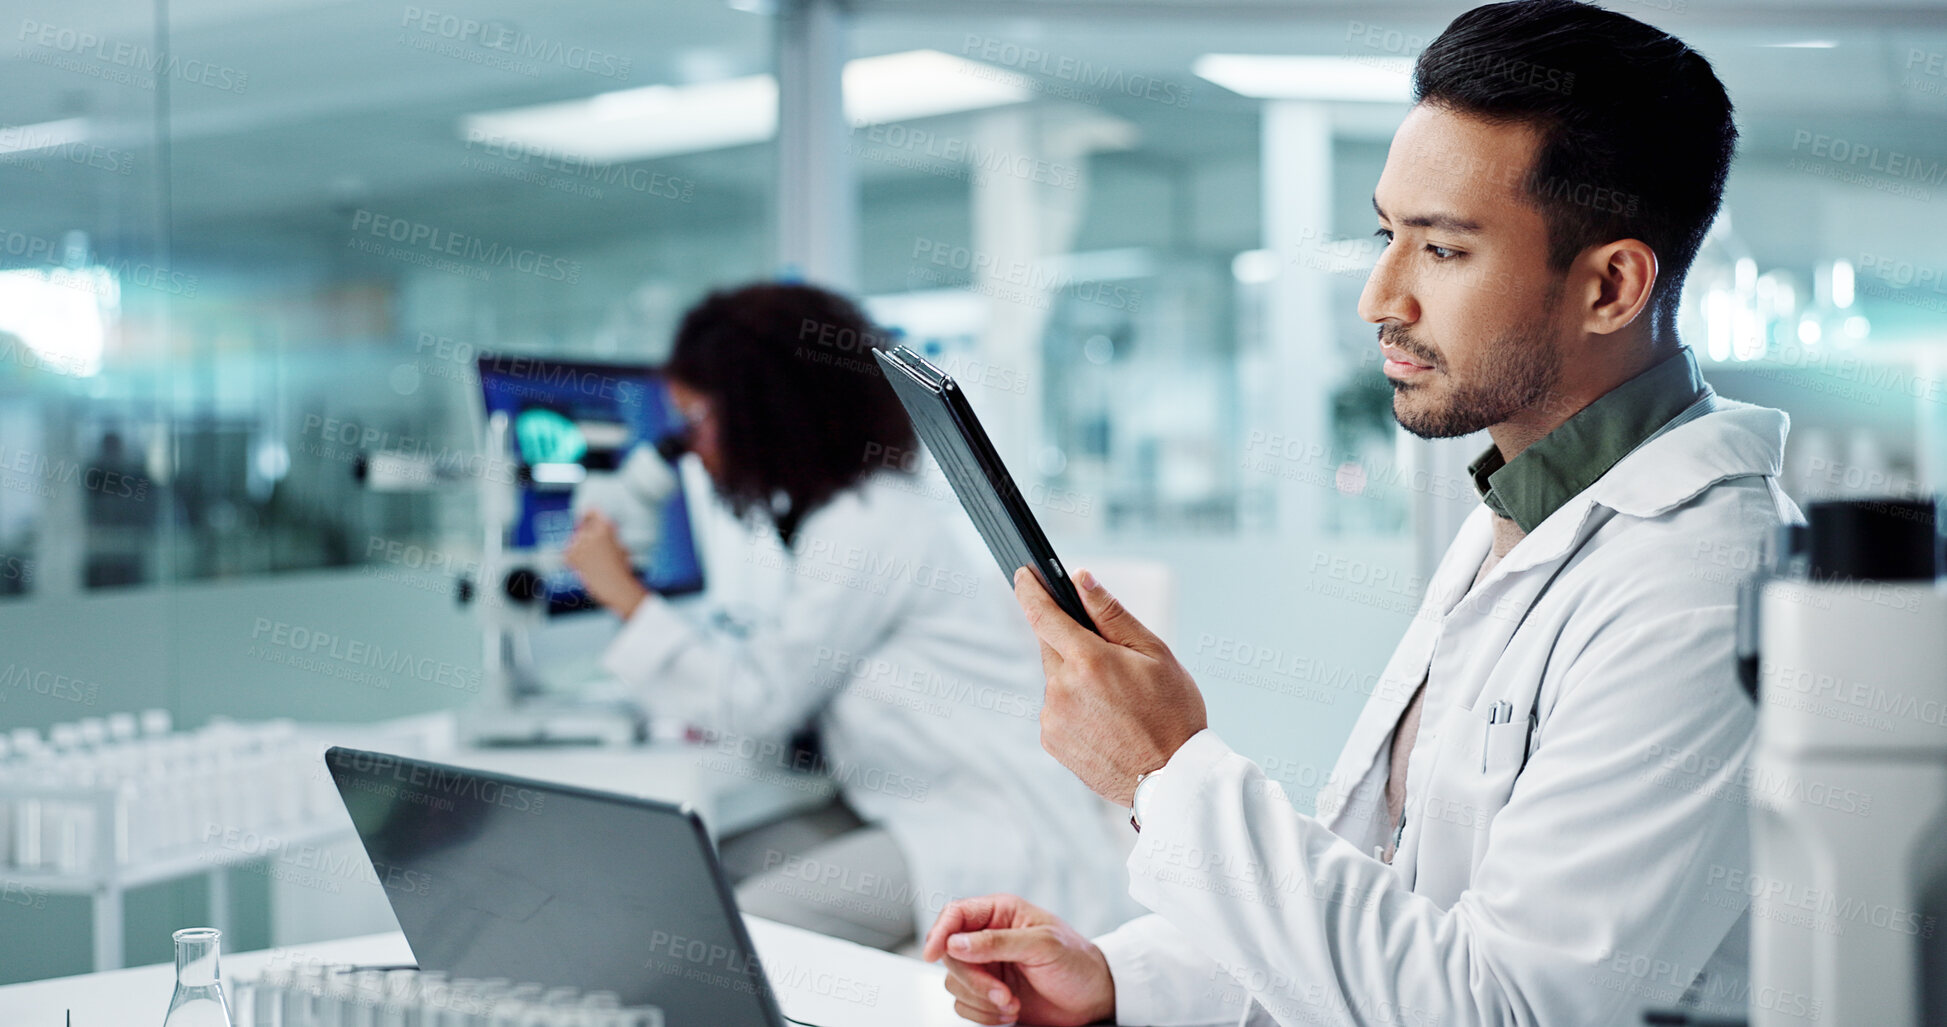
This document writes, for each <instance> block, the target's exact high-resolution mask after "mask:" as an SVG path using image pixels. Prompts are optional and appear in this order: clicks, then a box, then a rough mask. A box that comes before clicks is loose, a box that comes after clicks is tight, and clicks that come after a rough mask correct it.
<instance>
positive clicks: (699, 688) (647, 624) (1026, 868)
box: [602, 472, 1140, 930]
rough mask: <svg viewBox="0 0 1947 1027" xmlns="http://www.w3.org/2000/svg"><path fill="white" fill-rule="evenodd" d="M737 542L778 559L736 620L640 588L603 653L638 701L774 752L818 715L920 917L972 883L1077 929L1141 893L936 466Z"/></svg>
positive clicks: (999, 582) (1016, 622) (1127, 908)
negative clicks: (1047, 745)
mask: <svg viewBox="0 0 1947 1027" xmlns="http://www.w3.org/2000/svg"><path fill="white" fill-rule="evenodd" d="M740 548H741V549H742V550H743V552H742V553H741V559H742V560H744V561H748V562H751V563H754V564H757V565H759V566H758V568H757V569H759V570H766V569H769V570H777V571H779V573H777V574H776V575H775V576H774V577H773V578H772V579H771V580H773V581H775V582H777V583H778V587H777V589H776V590H775V591H774V593H773V595H771V596H770V597H768V599H765V598H763V597H750V598H754V599H757V600H758V601H759V608H758V610H757V613H758V616H757V618H756V620H755V623H754V624H751V625H749V626H748V630H747V631H746V632H744V633H743V634H742V637H738V635H737V633H733V632H726V631H722V630H712V629H710V628H708V627H706V626H705V625H704V624H701V623H699V618H698V617H697V616H695V615H693V614H692V611H688V610H685V611H678V610H676V609H674V608H673V607H672V606H671V605H670V604H669V603H666V602H664V601H662V600H660V599H656V598H653V597H652V598H651V599H650V600H648V601H646V602H645V603H644V604H643V605H642V606H641V607H639V608H638V609H637V610H636V612H635V613H634V614H633V615H632V616H631V617H630V619H629V621H628V623H627V624H625V625H624V626H623V628H622V630H621V632H620V634H618V635H617V637H616V639H615V641H614V642H613V643H612V644H611V645H610V647H609V649H608V651H607V652H606V653H605V654H604V656H603V661H602V662H603V665H604V666H605V667H607V668H608V670H609V671H610V672H611V673H613V674H614V675H615V676H616V677H618V678H620V679H621V680H622V681H624V682H625V683H628V684H630V685H633V686H634V687H635V688H636V689H637V690H638V694H639V695H640V696H641V697H642V698H643V700H644V702H645V704H646V705H647V706H648V707H649V708H650V711H651V713H652V715H662V716H667V717H673V718H677V719H685V720H688V721H690V722H691V723H695V724H698V725H700V726H703V727H706V728H709V729H712V730H714V731H718V732H722V733H723V735H722V737H721V738H720V739H719V740H718V741H717V743H716V744H717V745H719V746H721V747H724V749H725V751H726V752H731V751H737V752H741V753H742V754H743V755H745V756H749V755H752V754H753V753H761V755H760V757H759V758H760V760H762V761H766V762H776V763H777V764H779V765H780V766H789V765H790V759H789V756H788V755H787V754H783V753H782V752H781V750H779V749H778V748H777V743H780V742H782V741H783V740H784V739H785V738H786V737H787V736H789V735H790V734H791V733H793V732H794V731H796V730H798V729H799V728H800V727H802V726H803V725H804V724H806V723H807V722H809V721H810V720H811V719H812V718H813V717H816V718H817V722H818V725H819V728H820V731H821V734H822V738H823V749H824V756H825V764H824V765H825V768H826V769H827V770H828V772H829V773H830V774H831V775H832V776H833V777H834V778H835V779H837V781H838V783H839V789H840V791H841V792H842V793H843V795H844V797H845V800H846V801H847V802H848V803H849V804H850V805H851V806H852V808H853V809H855V810H856V811H858V813H859V815H860V816H862V817H863V818H865V819H866V820H867V821H869V822H873V823H877V824H880V825H883V826H884V827H885V828H886V829H887V830H888V831H889V832H891V834H892V835H893V837H894V838H895V839H896V840H897V841H898V842H899V844H900V847H901V848H902V849H903V850H904V852H905V854H906V857H907V861H908V864H909V866H910V869H911V871H912V874H913V876H914V878H915V885H916V888H915V894H914V896H913V898H914V922H915V926H916V927H917V928H919V929H921V930H924V928H926V927H928V926H931V924H932V921H933V918H934V915H935V914H936V913H937V912H938V910H939V908H940V907H941V906H943V905H945V904H946V903H947V902H949V901H951V900H953V899H956V898H961V897H964V896H968V895H982V894H987V893H989V892H1013V893H1016V894H1019V895H1022V896H1025V897H1027V898H1028V899H1030V900H1031V901H1033V902H1036V903H1040V904H1043V905H1045V906H1047V907H1048V908H1050V909H1054V910H1059V911H1061V912H1062V914H1063V915H1065V916H1069V917H1073V918H1074V919H1075V920H1076V922H1078V923H1081V924H1091V925H1094V929H1095V930H1106V929H1108V928H1109V927H1112V926H1114V925H1115V924H1118V923H1121V922H1122V921H1123V920H1125V919H1127V918H1128V917H1130V916H1132V915H1134V914H1136V913H1138V912H1140V908H1139V907H1137V906H1136V905H1135V904H1134V903H1133V902H1132V901H1131V900H1130V899H1129V897H1128V894H1127V882H1126V879H1125V877H1124V876H1123V870H1122V866H1121V859H1122V855H1123V851H1124V850H1123V848H1122V847H1121V846H1119V845H1118V844H1117V839H1116V838H1115V837H1114V836H1113V832H1112V824H1111V822H1110V820H1109V819H1108V818H1107V817H1106V816H1105V815H1104V814H1105V812H1107V811H1106V809H1105V804H1103V803H1102V802H1101V801H1100V800H1099V799H1097V798H1096V797H1095V796H1094V795H1093V794H1091V793H1090V792H1089V790H1088V789H1087V788H1086V787H1084V786H1083V785H1082V784H1081V783H1080V782H1079V781H1077V780H1076V779H1075V777H1074V776H1073V775H1072V774H1070V773H1069V772H1068V771H1067V770H1066V769H1064V768H1063V767H1062V766H1061V765H1060V764H1059V763H1057V762H1056V761H1055V760H1054V759H1053V758H1052V757H1050V756H1049V755H1048V754H1047V753H1046V752H1044V751H1042V749H1041V743H1040V712H1041V702H1042V688H1043V678H1042V672H1041V660H1040V649H1039V647H1038V645H1037V643H1036V642H1035V639H1034V635H1033V633H1032V632H1030V631H1029V630H1028V627H1027V619H1026V618H1025V617H1024V616H1023V615H1022V614H1021V611H1020V608H1019V607H1018V606H1016V605H1015V602H1014V597H1013V593H1012V592H1011V591H1010V589H1009V587H1008V580H1007V578H1006V577H1005V576H1004V575H1002V574H1001V573H1000V571H999V570H998V569H997V568H996V567H995V566H994V561H993V558H992V557H991V556H989V555H988V553H987V551H986V550H985V549H984V548H981V543H980V541H979V536H978V535H976V534H975V533H974V531H973V529H972V526H971V524H970V523H969V522H968V521H967V519H966V516H965V514H963V513H962V512H961V509H960V505H959V504H958V503H957V502H955V501H954V499H953V495H952V493H951V492H950V491H948V490H947V485H946V482H945V480H944V479H943V478H939V477H937V476H926V477H909V476H905V475H895V474H892V473H890V472H883V473H878V474H875V475H873V476H871V477H870V478H868V479H867V480H865V481H864V482H862V483H860V484H859V485H858V486H856V487H854V488H852V489H848V490H846V491H845V492H842V493H840V494H839V495H838V496H836V497H834V498H833V499H832V500H831V501H830V502H828V503H827V504H826V505H824V506H823V507H820V508H819V509H817V510H815V511H813V512H812V513H811V514H810V515H809V516H808V517H806V518H805V519H804V522H803V523H802V524H801V525H800V526H799V530H798V532H797V535H796V538H795V539H794V540H793V545H792V548H791V549H790V550H786V549H784V548H783V547H782V546H781V545H780V544H779V543H778V542H777V538H776V534H775V533H774V532H770V531H768V530H766V531H764V532H761V533H756V532H754V533H751V534H749V535H747V536H746V537H745V539H744V540H743V542H742V544H741V546H740ZM732 558H738V557H736V556H733V557H732ZM743 569H749V568H743ZM758 577H763V575H758ZM697 612H699V613H702V612H707V611H697ZM860 887H861V888H862V889H864V888H867V887H869V884H868V883H866V882H861V884H860ZM874 894H875V895H876V896H877V897H881V898H883V897H884V896H883V895H877V893H876V892H875V893H874Z"/></svg>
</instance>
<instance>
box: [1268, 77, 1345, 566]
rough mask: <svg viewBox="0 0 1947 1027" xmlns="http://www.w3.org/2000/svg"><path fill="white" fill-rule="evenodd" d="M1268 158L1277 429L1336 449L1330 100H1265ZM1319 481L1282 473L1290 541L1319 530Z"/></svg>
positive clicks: (1280, 511)
mask: <svg viewBox="0 0 1947 1027" xmlns="http://www.w3.org/2000/svg"><path fill="white" fill-rule="evenodd" d="M1261 160H1262V162H1263V180H1264V181H1263V189H1264V245H1265V248H1266V249H1268V250H1270V251H1271V252H1272V253H1274V254H1276V255H1277V257H1278V263H1279V268H1280V271H1279V274H1278V277H1277V278H1276V279H1275V280H1274V281H1272V282H1271V283H1270V295H1269V297H1268V299H1269V302H1268V303H1267V304H1266V318H1265V333H1266V338H1267V340H1268V342H1269V344H1270V345H1269V350H1270V353H1271V361H1270V364H1271V366H1270V372H1271V376H1272V378H1273V387H1272V389H1271V396H1272V406H1271V408H1270V410H1269V411H1268V412H1269V413H1270V415H1271V416H1272V417H1273V418H1275V425H1274V427H1273V430H1274V431H1275V432H1277V433H1278V434H1281V435H1283V436H1284V437H1285V438H1287V439H1291V440H1294V441H1295V442H1296V443H1297V444H1298V445H1299V446H1301V447H1304V449H1305V450H1307V451H1310V452H1314V453H1316V452H1329V451H1330V449H1331V444H1332V420H1331V417H1332V410H1331V389H1332V386H1333V385H1334V384H1335V383H1337V381H1338V380H1339V367H1338V347H1337V340H1336V339H1335V337H1334V334H1333V331H1332V325H1333V318H1332V311H1331V309H1330V304H1331V275H1330V273H1329V272H1328V271H1326V270H1324V268H1323V262H1322V261H1320V260H1318V259H1316V257H1317V256H1318V253H1319V249H1318V247H1319V244H1320V242H1321V241H1323V240H1325V239H1328V238H1330V235H1331V226H1332V120H1331V112H1330V111H1329V109H1328V108H1327V107H1326V105H1325V104H1323V103H1317V102H1314V101H1309V100H1273V101H1270V102H1268V103H1266V104H1265V105H1264V140H1263V153H1262V157H1261ZM1307 256H1311V257H1313V258H1314V259H1311V260H1307V259H1306V257H1307ZM1326 460H1327V461H1329V460H1330V457H1327V458H1326ZM1309 470H1313V471H1316V472H1322V473H1323V474H1324V475H1326V476H1328V477H1329V475H1330V474H1331V471H1332V467H1331V466H1330V465H1329V463H1327V464H1326V465H1324V466H1321V467H1318V468H1311V469H1309ZM1317 480H1318V476H1317V474H1300V475H1285V476H1281V478H1280V480H1279V483H1278V486H1277V492H1276V497H1277V499H1276V504H1277V515H1276V524H1277V533H1278V536H1279V537H1280V538H1282V539H1284V540H1286V541H1287V542H1299V541H1300V540H1303V539H1312V538H1316V537H1317V535H1318V533H1319V532H1320V531H1321V530H1323V528H1324V525H1325V519H1324V510H1325V502H1326V500H1327V493H1326V492H1325V491H1324V490H1323V489H1321V488H1320V487H1319V486H1318V484H1317ZM1301 544H1302V543H1301Z"/></svg>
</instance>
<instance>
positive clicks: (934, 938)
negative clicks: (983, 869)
mask: <svg viewBox="0 0 1947 1027" xmlns="http://www.w3.org/2000/svg"><path fill="white" fill-rule="evenodd" d="M998 898H999V896H995V895H982V896H980V897H979V898H973V899H955V900H953V901H952V902H949V903H947V904H946V908H945V909H942V910H940V915H939V916H938V917H935V918H934V920H933V926H932V927H930V928H928V929H927V931H926V942H925V944H924V945H923V946H921V948H920V954H919V955H920V958H921V959H923V960H925V961H927V962H929V963H931V962H933V961H934V960H937V959H939V958H940V957H941V956H944V955H946V940H947V938H948V937H949V936H951V935H954V934H958V933H960V932H961V931H978V930H981V929H983V928H985V927H986V926H987V925H989V924H991V923H993V922H994V911H995V910H996V909H997V908H998V906H999V903H998V902H997V901H996V899H998Z"/></svg>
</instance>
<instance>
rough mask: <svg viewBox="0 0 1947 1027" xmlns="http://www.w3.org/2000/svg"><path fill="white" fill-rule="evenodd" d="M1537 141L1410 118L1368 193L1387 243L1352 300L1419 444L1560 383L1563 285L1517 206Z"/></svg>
mask: <svg viewBox="0 0 1947 1027" xmlns="http://www.w3.org/2000/svg"><path fill="white" fill-rule="evenodd" d="M1536 144H1537V137H1536V135H1535V134H1534V132H1533V130H1531V129H1529V128H1527V127H1525V126H1521V125H1493V124H1489V123H1488V122H1485V121H1481V120H1478V119H1475V118H1471V117H1467V116H1464V115H1460V114H1454V113H1452V112H1449V111H1444V110H1439V109H1436V108H1432V107H1427V106H1418V107H1415V108H1413V110H1412V111H1411V112H1410V113H1408V114H1407V116H1406V120H1405V122H1403V123H1402V124H1401V125H1400V128H1399V132H1398V133H1397V134H1396V135H1394V136H1393V145H1392V149H1391V151H1390V152H1389V153H1388V154H1387V156H1386V168H1385V170H1384V171H1383V172H1381V173H1380V175H1379V184H1378V186H1376V187H1375V188H1374V189H1373V207H1374V209H1375V211H1376V212H1377V214H1378V217H1379V234H1380V236H1381V238H1382V239H1386V240H1389V241H1388V242H1387V243H1386V247H1385V249H1384V250H1383V251H1382V252H1381V253H1380V256H1379V261H1378V263H1377V264H1376V265H1375V266H1374V267H1373V269H1372V277H1371V278H1370V279H1368V280H1367V281H1366V288H1365V292H1364V293H1363V294H1362V295H1361V296H1360V297H1359V316H1360V317H1362V318H1364V319H1365V320H1367V321H1371V322H1374V323H1376V324H1378V325H1379V342H1380V348H1381V352H1382V353H1383V354H1384V355H1385V358H1386V361H1385V365H1384V372H1385V375H1386V378H1387V380H1388V381H1390V382H1391V383H1392V386H1393V416H1394V417H1395V418H1397V419H1398V421H1399V423H1400V426H1401V427H1404V428H1405V429H1406V430H1407V431H1410V432H1412V433H1413V434H1415V435H1418V436H1420V437H1421V438H1450V437H1453V436H1458V435H1466V434H1468V433H1470V432H1476V431H1480V430H1481V429H1483V428H1487V427H1491V426H1493V425H1497V424H1501V423H1504V422H1506V421H1508V420H1510V419H1512V418H1514V417H1515V416H1516V415H1517V414H1519V413H1520V412H1522V411H1524V410H1528V409H1530V408H1533V407H1535V406H1536V405H1538V404H1541V403H1544V402H1546V401H1547V399H1548V397H1549V396H1550V395H1551V394H1553V393H1554V392H1555V391H1556V386H1557V383H1558V381H1559V380H1560V378H1561V375H1562V369H1563V368H1562V365H1563V360H1562V343H1563V341H1564V340H1565V339H1566V338H1567V337H1568V332H1567V330H1566V327H1565V326H1564V325H1563V324H1561V323H1560V322H1559V311H1558V307H1559V304H1558V303H1557V300H1559V298H1560V294H1561V286H1562V276H1561V275H1560V274H1559V273H1557V272H1553V271H1550V270H1549V269H1548V230H1547V225H1546V223H1545V222H1544V221H1543V219H1542V215H1541V212H1540V211H1539V210H1537V209H1536V208H1535V207H1534V206H1533V205H1532V204H1531V203H1530V202H1529V201H1528V199H1527V198H1526V197H1525V196H1524V195H1523V192H1522V182H1523V179H1524V178H1525V177H1526V175H1527V173H1528V171H1529V169H1530V168H1531V167H1532V166H1533V163H1534V157H1535V149H1536Z"/></svg>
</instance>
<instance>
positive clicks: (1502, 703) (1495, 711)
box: [1481, 699, 1514, 774]
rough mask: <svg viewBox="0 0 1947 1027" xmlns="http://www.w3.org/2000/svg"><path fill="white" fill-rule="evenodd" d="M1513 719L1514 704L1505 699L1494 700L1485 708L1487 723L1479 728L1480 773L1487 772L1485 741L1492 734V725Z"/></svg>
mask: <svg viewBox="0 0 1947 1027" xmlns="http://www.w3.org/2000/svg"><path fill="white" fill-rule="evenodd" d="M1513 719H1514V704H1513V703H1511V702H1509V701H1507V700H1506V699H1496V700H1494V705H1492V706H1489V707H1488V708H1487V724H1486V725H1485V726H1483V727H1482V728H1481V773H1483V774H1485V773H1487V743H1488V740H1489V739H1490V738H1492V737H1493V734H1494V725H1496V724H1505V723H1507V722H1508V721H1510V720H1513Z"/></svg>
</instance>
